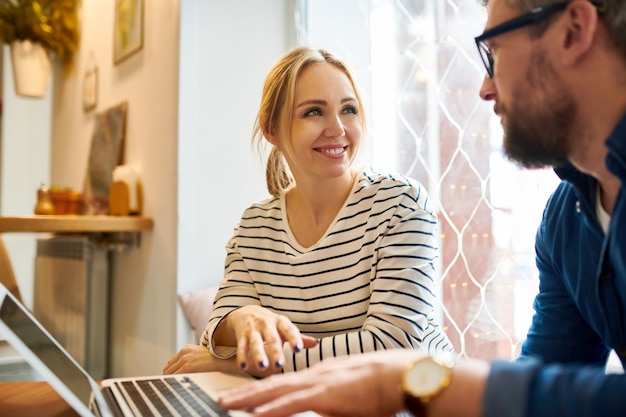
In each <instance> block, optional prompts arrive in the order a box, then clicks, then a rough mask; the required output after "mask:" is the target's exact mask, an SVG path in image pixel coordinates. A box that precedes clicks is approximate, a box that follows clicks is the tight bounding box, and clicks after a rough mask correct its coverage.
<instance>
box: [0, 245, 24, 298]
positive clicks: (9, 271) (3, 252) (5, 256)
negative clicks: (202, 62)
mask: <svg viewBox="0 0 626 417" xmlns="http://www.w3.org/2000/svg"><path fill="white" fill-rule="evenodd" d="M0 282H1V283H2V285H4V286H5V287H6V288H7V289H8V290H9V291H11V293H12V294H13V295H14V296H15V298H17V299H18V300H19V301H20V302H22V296H21V294H20V289H19V287H18V286H17V280H16V279H15V273H14V272H13V265H12V264H11V259H10V258H9V253H8V252H7V248H6V246H5V245H4V239H2V236H1V235H0Z"/></svg>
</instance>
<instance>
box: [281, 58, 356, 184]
mask: <svg viewBox="0 0 626 417" xmlns="http://www.w3.org/2000/svg"><path fill="white" fill-rule="evenodd" d="M359 111H360V109H359V102H358V101H357V99H356V94H355V91H354V89H353V88H352V84H351V83H350V79H349V78H348V76H347V75H346V74H344V73H343V72H342V71H341V70H340V69H339V68H337V67H335V66H334V65H331V64H328V63H315V64H311V65H309V66H308V67H307V68H305V69H304V70H303V71H302V72H301V73H300V75H299V77H298V80H297V81H296V91H295V100H294V110H293V115H292V117H293V120H292V126H291V141H290V143H287V144H285V143H284V142H282V148H283V154H284V155H285V157H286V159H287V162H288V163H289V167H290V169H291V171H292V173H293V175H294V177H295V178H296V182H298V181H301V180H304V179H306V178H309V179H313V180H321V179H327V178H337V177H340V176H343V175H350V174H351V173H350V167H351V165H352V162H353V161H354V159H355V156H356V154H357V153H358V148H359V145H360V143H361V137H362V135H363V126H362V124H361V119H360V117H359V114H358V113H359ZM285 145H286V146H285Z"/></svg>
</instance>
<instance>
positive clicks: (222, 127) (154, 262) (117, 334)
mask: <svg viewBox="0 0 626 417" xmlns="http://www.w3.org/2000/svg"><path fill="white" fill-rule="evenodd" d="M145 3H146V8H145V15H144V30H145V32H144V45H143V49H142V50H141V51H140V52H139V53H137V54H136V55H133V56H132V57H130V58H129V59H128V60H127V61H124V62H123V63H121V64H120V65H117V66H115V65H114V64H113V42H112V40H113V25H114V23H113V22H114V8H113V3H112V2H101V1H98V0H83V1H82V11H81V20H82V23H81V25H82V40H81V46H80V51H79V53H78V55H77V59H76V65H75V68H74V72H73V73H71V74H70V75H69V76H67V77H63V76H62V75H61V74H60V72H59V69H58V68H56V75H55V78H54V82H53V84H52V86H51V91H49V93H48V94H47V95H46V99H44V100H43V101H33V100H32V99H30V100H29V99H20V98H17V99H15V100H13V99H11V100H7V99H6V97H5V100H4V102H5V117H4V118H3V136H7V137H8V135H5V132H6V130H7V129H5V128H8V127H11V129H12V131H14V132H16V133H15V134H11V135H10V136H11V141H10V142H9V141H8V140H4V141H3V142H4V143H3V149H2V164H3V167H2V173H1V180H2V195H1V196H0V197H1V200H0V201H2V202H4V203H5V204H3V205H2V207H1V208H2V213H3V214H28V213H31V212H32V208H33V207H34V204H35V197H36V189H37V187H38V186H39V184H40V183H41V182H46V183H53V184H56V185H61V186H68V187H73V188H77V189H82V186H83V181H84V177H85V172H86V169H87V160H88V154H89V149H90V145H91V137H92V135H93V129H94V125H95V115H96V113H98V112H102V111H105V110H106V109H108V108H110V107H112V106H115V105H117V104H119V103H120V102H122V101H127V102H128V105H129V111H128V120H127V130H126V133H127V134H126V147H125V162H126V163H127V164H130V165H133V166H134V167H136V168H137V169H138V170H139V172H140V175H141V179H142V182H143V186H144V195H145V199H144V214H145V215H147V216H151V217H153V219H154V222H155V227H154V230H153V231H151V232H144V233H142V239H141V246H140V247H139V248H136V249H132V250H130V251H126V252H119V253H117V252H115V253H113V254H112V259H111V260H112V266H113V271H112V272H113V273H112V276H113V280H112V288H111V291H112V297H113V298H112V308H113V313H112V317H111V337H112V343H111V372H110V374H111V376H128V375H145V374H154V373H160V372H161V370H162V368H163V365H164V364H165V362H166V361H167V360H168V359H169V358H170V357H171V355H173V354H174V353H175V352H176V351H177V350H178V349H179V348H180V347H181V346H182V344H183V343H185V342H187V341H188V340H189V327H188V325H187V323H186V321H185V320H184V317H183V315H182V311H181V309H180V307H179V305H178V301H177V297H176V296H177V294H178V293H179V292H183V291H191V290H195V289H199V288H202V287H205V286H208V285H215V284H217V282H218V281H219V279H220V278H221V275H222V269H223V260H224V255H225V252H224V245H225V243H226V241H227V240H228V238H229V236H230V234H231V232H232V228H233V226H234V225H235V223H236V222H237V220H238V219H239V216H240V214H241V211H242V210H243V209H244V208H245V207H246V206H247V205H249V204H250V203H251V202H252V201H255V200H259V199H262V198H265V196H266V195H267V192H266V191H265V185H264V184H265V182H264V178H263V176H264V169H263V164H262V162H261V161H260V160H259V159H258V158H256V157H255V156H254V154H253V153H252V151H251V149H250V146H249V143H250V134H251V129H252V123H253V121H254V116H255V113H256V109H257V105H258V101H259V97H260V91H261V87H262V82H263V79H264V76H265V74H266V73H267V71H268V70H269V68H270V66H271V65H272V64H273V62H274V61H275V60H276V59H278V58H279V56H280V55H282V53H284V52H285V51H286V50H287V49H288V48H289V47H290V46H292V45H293V43H294V42H293V39H294V29H293V11H292V7H293V6H292V3H293V2H292V1H289V0H265V1H263V2H258V1H256V0H229V1H221V0H210V1H207V0H182V2H181V1H180V0H160V1H158V2H145ZM5 49H6V48H5ZM5 53H6V52H5ZM5 62H8V60H6V59H5ZM92 64H95V65H97V68H98V75H99V77H98V81H99V85H98V96H99V97H98V104H97V107H96V109H95V110H93V111H90V112H84V111H83V109H82V85H83V84H82V83H83V77H84V74H85V71H86V70H87V69H88V68H89V67H90V66H91V65H92ZM6 67H7V66H6V65H5V66H4V67H3V68H4V69H5V74H4V77H3V78H4V91H5V94H4V95H5V96H7V94H6V92H7V89H8V87H9V84H8V83H9V81H8V80H9V79H8V76H9V75H8V74H6ZM11 87H12V86H11ZM23 100H27V101H25V102H23ZM46 100H48V101H49V102H48V103H47V104H46ZM8 119H10V120H8ZM16 127H17V128H16ZM12 143H18V144H19V145H20V147H19V149H18V150H16V149H14V148H13V147H12V145H11V144H12ZM4 165H6V166H4ZM8 201H10V202H11V205H10V206H6V204H8V203H7V202H8ZM5 206H6V207H5ZM9 237H10V238H13V237H15V238H16V239H26V240H28V242H30V243H28V244H29V245H30V246H31V252H30V253H28V252H26V253H24V254H22V250H21V249H17V250H12V247H9V251H10V255H11V256H12V260H13V262H14V266H15V268H16V272H18V279H19V281H20V285H21V286H22V287H27V288H30V287H29V286H30V285H32V264H33V256H34V251H33V250H34V249H33V248H34V246H33V244H34V236H29V235H19V236H18V235H7V238H9ZM17 252H19V254H20V255H22V256H17V255H16V253H17ZM16 256H17V257H16Z"/></svg>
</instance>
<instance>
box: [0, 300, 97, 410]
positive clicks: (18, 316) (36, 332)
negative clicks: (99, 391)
mask: <svg viewBox="0 0 626 417" xmlns="http://www.w3.org/2000/svg"><path fill="white" fill-rule="evenodd" d="M2 298H3V301H2V306H1V307H0V320H2V321H3V322H4V324H5V325H6V326H7V327H8V328H9V329H11V331H13V333H15V334H16V335H17V336H18V337H19V338H20V339H21V340H22V342H23V343H24V344H25V345H26V346H27V347H28V348H29V349H30V350H31V351H32V352H33V353H34V354H35V355H36V356H37V357H38V358H39V359H40V360H41V361H42V362H43V363H44V364H45V365H46V366H47V367H48V368H49V369H50V371H52V372H53V373H54V374H55V375H56V376H57V378H59V379H60V380H61V381H62V382H63V383H64V384H65V385H66V386H67V387H68V388H69V389H70V390H71V391H72V392H73V393H74V395H76V396H77V397H78V398H79V399H80V401H82V402H83V403H84V404H85V405H86V406H88V405H89V399H90V396H91V392H92V390H91V385H90V382H89V377H88V376H87V375H86V374H85V373H84V372H83V371H82V370H81V369H80V367H79V366H77V365H76V364H75V363H74V362H73V361H72V360H71V359H70V358H69V357H68V354H67V353H65V352H64V351H63V350H62V349H61V348H59V346H58V345H57V344H56V343H55V341H54V340H52V339H51V337H50V336H49V335H48V334H46V333H45V332H44V331H43V330H42V329H41V328H39V327H38V326H37V324H36V323H35V322H34V321H33V320H32V319H31V318H30V317H29V316H28V315H27V314H26V312H25V311H24V310H23V309H22V307H21V306H20V305H18V304H17V303H16V302H15V301H13V299H12V298H11V297H9V296H7V297H2Z"/></svg>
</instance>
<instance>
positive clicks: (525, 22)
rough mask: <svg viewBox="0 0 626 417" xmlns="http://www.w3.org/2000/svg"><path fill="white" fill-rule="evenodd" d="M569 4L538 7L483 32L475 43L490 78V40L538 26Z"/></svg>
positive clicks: (600, 7)
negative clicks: (527, 27)
mask: <svg viewBox="0 0 626 417" xmlns="http://www.w3.org/2000/svg"><path fill="white" fill-rule="evenodd" d="M590 3H591V4H593V5H594V6H595V7H596V8H597V9H598V11H599V12H603V11H604V9H603V6H602V5H601V4H600V3H598V2H596V1H591V2H590ZM569 4H570V1H564V2H561V3H554V4H550V5H548V6H542V7H537V8H535V9H533V10H531V11H530V12H528V13H526V14H523V15H521V16H518V17H515V18H513V19H511V20H507V21H506V22H503V23H501V24H499V25H497V26H494V27H493V28H491V29H489V30H487V31H485V32H483V34H482V35H480V36H477V37H476V38H474V41H475V42H476V47H477V48H478V54H479V55H480V58H481V60H482V61H483V64H484V65H485V69H486V70H487V75H488V76H489V78H493V64H494V62H493V57H492V56H491V49H489V46H488V45H487V43H486V41H487V40H488V39H491V38H494V37H496V36H500V35H502V34H505V33H508V32H511V31H513V30H516V29H519V28H522V27H524V26H530V25H534V24H537V23H539V22H541V21H542V20H544V19H547V18H548V17H550V16H551V15H553V14H554V13H556V12H558V11H561V10H563V9H565V8H566V7H567V6H568V5H569Z"/></svg>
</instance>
